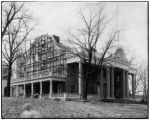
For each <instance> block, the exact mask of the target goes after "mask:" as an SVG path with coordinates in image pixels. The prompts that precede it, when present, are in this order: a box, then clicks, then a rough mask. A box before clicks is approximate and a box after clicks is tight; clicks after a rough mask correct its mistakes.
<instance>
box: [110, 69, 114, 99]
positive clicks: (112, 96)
mask: <svg viewBox="0 0 150 120" xmlns="http://www.w3.org/2000/svg"><path fill="white" fill-rule="evenodd" d="M111 98H112V99H114V67H112V68H111Z"/></svg>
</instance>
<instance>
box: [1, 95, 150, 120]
mask: <svg viewBox="0 0 150 120" xmlns="http://www.w3.org/2000/svg"><path fill="white" fill-rule="evenodd" d="M27 102H29V103H31V104H32V105H33V108H34V109H35V110H36V111H39V112H40V113H41V115H42V118H147V117H148V106H147V105H142V104H127V103H126V104H125V103H110V102H84V103H83V102H79V101H55V100H49V99H33V98H25V99H24V98H2V113H1V115H2V118H19V116H20V113H21V106H22V105H23V104H24V103H27Z"/></svg>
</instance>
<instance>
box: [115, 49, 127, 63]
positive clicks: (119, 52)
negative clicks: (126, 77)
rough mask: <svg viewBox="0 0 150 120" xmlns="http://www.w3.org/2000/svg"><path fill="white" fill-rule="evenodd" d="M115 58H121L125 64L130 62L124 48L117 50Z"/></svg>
mask: <svg viewBox="0 0 150 120" xmlns="http://www.w3.org/2000/svg"><path fill="white" fill-rule="evenodd" d="M114 58H119V59H120V60H121V61H123V62H128V60H127V58H126V54H125V52H124V50H123V48H121V47H118V48H117V50H116V52H115V54H114Z"/></svg>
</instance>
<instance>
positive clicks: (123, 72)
mask: <svg viewBox="0 0 150 120" xmlns="http://www.w3.org/2000/svg"><path fill="white" fill-rule="evenodd" d="M122 90H123V91H122V92H123V96H122V98H123V99H125V98H126V81H125V70H123V71H122Z"/></svg>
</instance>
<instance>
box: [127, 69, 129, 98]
mask: <svg viewBox="0 0 150 120" xmlns="http://www.w3.org/2000/svg"><path fill="white" fill-rule="evenodd" d="M126 98H129V82H128V71H126Z"/></svg>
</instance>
